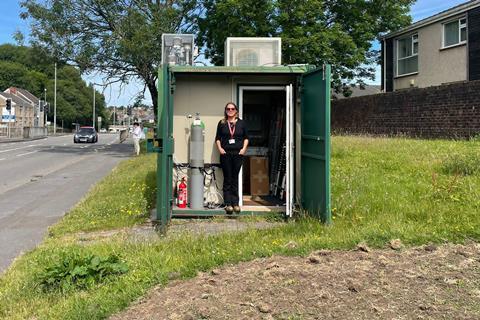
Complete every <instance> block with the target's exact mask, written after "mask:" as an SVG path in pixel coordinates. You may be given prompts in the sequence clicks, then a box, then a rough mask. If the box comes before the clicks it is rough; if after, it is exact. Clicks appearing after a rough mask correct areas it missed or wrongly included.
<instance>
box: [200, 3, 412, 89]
mask: <svg viewBox="0 0 480 320" xmlns="http://www.w3.org/2000/svg"><path fill="white" fill-rule="evenodd" d="M413 2H415V0H259V1H255V0H205V4H204V6H205V13H204V14H203V15H201V16H199V17H198V27H199V38H198V39H199V44H200V45H201V46H205V47H206V50H205V55H206V57H207V58H210V59H212V61H213V62H214V63H215V64H222V63H223V60H224V41H225V38H226V37H229V36H237V37H238V36H276V37H281V38H282V59H283V63H285V64H295V63H309V64H314V65H322V64H323V63H330V64H331V65H332V68H333V77H332V78H333V85H334V87H335V88H336V89H337V91H341V90H345V91H348V86H347V84H348V83H351V82H352V80H355V81H357V83H359V84H360V85H363V79H365V78H370V79H374V76H375V66H374V65H375V63H376V62H377V59H378V51H375V50H372V48H371V47H372V41H374V40H375V39H376V38H377V37H378V36H379V35H380V34H382V33H385V32H389V31H393V30H397V29H399V28H401V27H403V26H405V25H408V24H409V23H410V22H411V17H410V16H409V15H408V12H409V9H410V5H411V4H412V3H413Z"/></svg>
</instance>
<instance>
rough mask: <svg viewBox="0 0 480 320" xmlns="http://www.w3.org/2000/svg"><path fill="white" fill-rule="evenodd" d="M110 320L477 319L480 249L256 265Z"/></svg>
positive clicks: (222, 272)
mask: <svg viewBox="0 0 480 320" xmlns="http://www.w3.org/2000/svg"><path fill="white" fill-rule="evenodd" d="M111 319H115V320H120V319H480V244H477V243H469V244H467V245H452V244H447V245H443V246H439V247H437V246H435V245H428V246H423V247H418V248H410V249H397V250H394V249H392V248H389V249H385V250H370V249H369V248H368V247H366V246H361V247H359V248H358V249H357V250H354V251H325V250H322V251H317V252H314V253H312V254H311V255H310V256H309V257H281V256H275V257H272V258H268V259H257V260H254V261H251V262H245V263H240V264H238V265H229V266H224V267H222V268H219V269H215V270H213V271H212V272H209V273H201V274H199V275H198V276H197V277H196V278H194V279H191V280H187V281H174V282H172V283H170V284H169V285H168V286H167V287H157V288H155V289H153V290H152V291H151V292H150V293H149V294H148V295H147V296H146V297H144V298H142V299H141V300H140V301H138V302H137V303H136V304H134V305H133V306H131V307H130V308H129V309H127V310H126V311H124V312H123V313H121V314H118V315H115V316H113V317H112V318H111Z"/></svg>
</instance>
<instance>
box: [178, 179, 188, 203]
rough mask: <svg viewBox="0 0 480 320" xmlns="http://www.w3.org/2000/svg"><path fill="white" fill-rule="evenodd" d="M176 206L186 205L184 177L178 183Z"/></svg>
mask: <svg viewBox="0 0 480 320" xmlns="http://www.w3.org/2000/svg"><path fill="white" fill-rule="evenodd" d="M178 207H179V208H186V207H187V184H186V183H185V178H182V182H180V184H179V185H178Z"/></svg>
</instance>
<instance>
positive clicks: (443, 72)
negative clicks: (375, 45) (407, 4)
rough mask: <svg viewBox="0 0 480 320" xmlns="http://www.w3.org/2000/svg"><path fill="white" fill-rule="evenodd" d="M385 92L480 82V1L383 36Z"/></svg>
mask: <svg viewBox="0 0 480 320" xmlns="http://www.w3.org/2000/svg"><path fill="white" fill-rule="evenodd" d="M381 44H382V66H381V69H382V90H383V91H387V92H388V91H396V90H400V89H406V88H410V87H419V88H425V87H430V86H437V85H441V84H444V83H451V82H459V81H473V80H480V0H472V1H468V2H465V3H463V4H461V5H458V6H455V7H453V8H451V9H449V10H446V11H443V12H440V13H438V14H436V15H434V16H431V17H429V18H426V19H423V20H420V21H418V22H416V23H414V24H412V25H410V26H408V27H406V28H404V29H401V30H399V31H395V32H392V33H389V34H387V35H385V36H383V37H382V39H381Z"/></svg>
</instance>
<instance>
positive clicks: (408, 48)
mask: <svg viewBox="0 0 480 320" xmlns="http://www.w3.org/2000/svg"><path fill="white" fill-rule="evenodd" d="M415 72H418V34H413V35H410V36H408V37H406V38H402V39H398V40H397V76H401V75H405V74H410V73H415Z"/></svg>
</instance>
